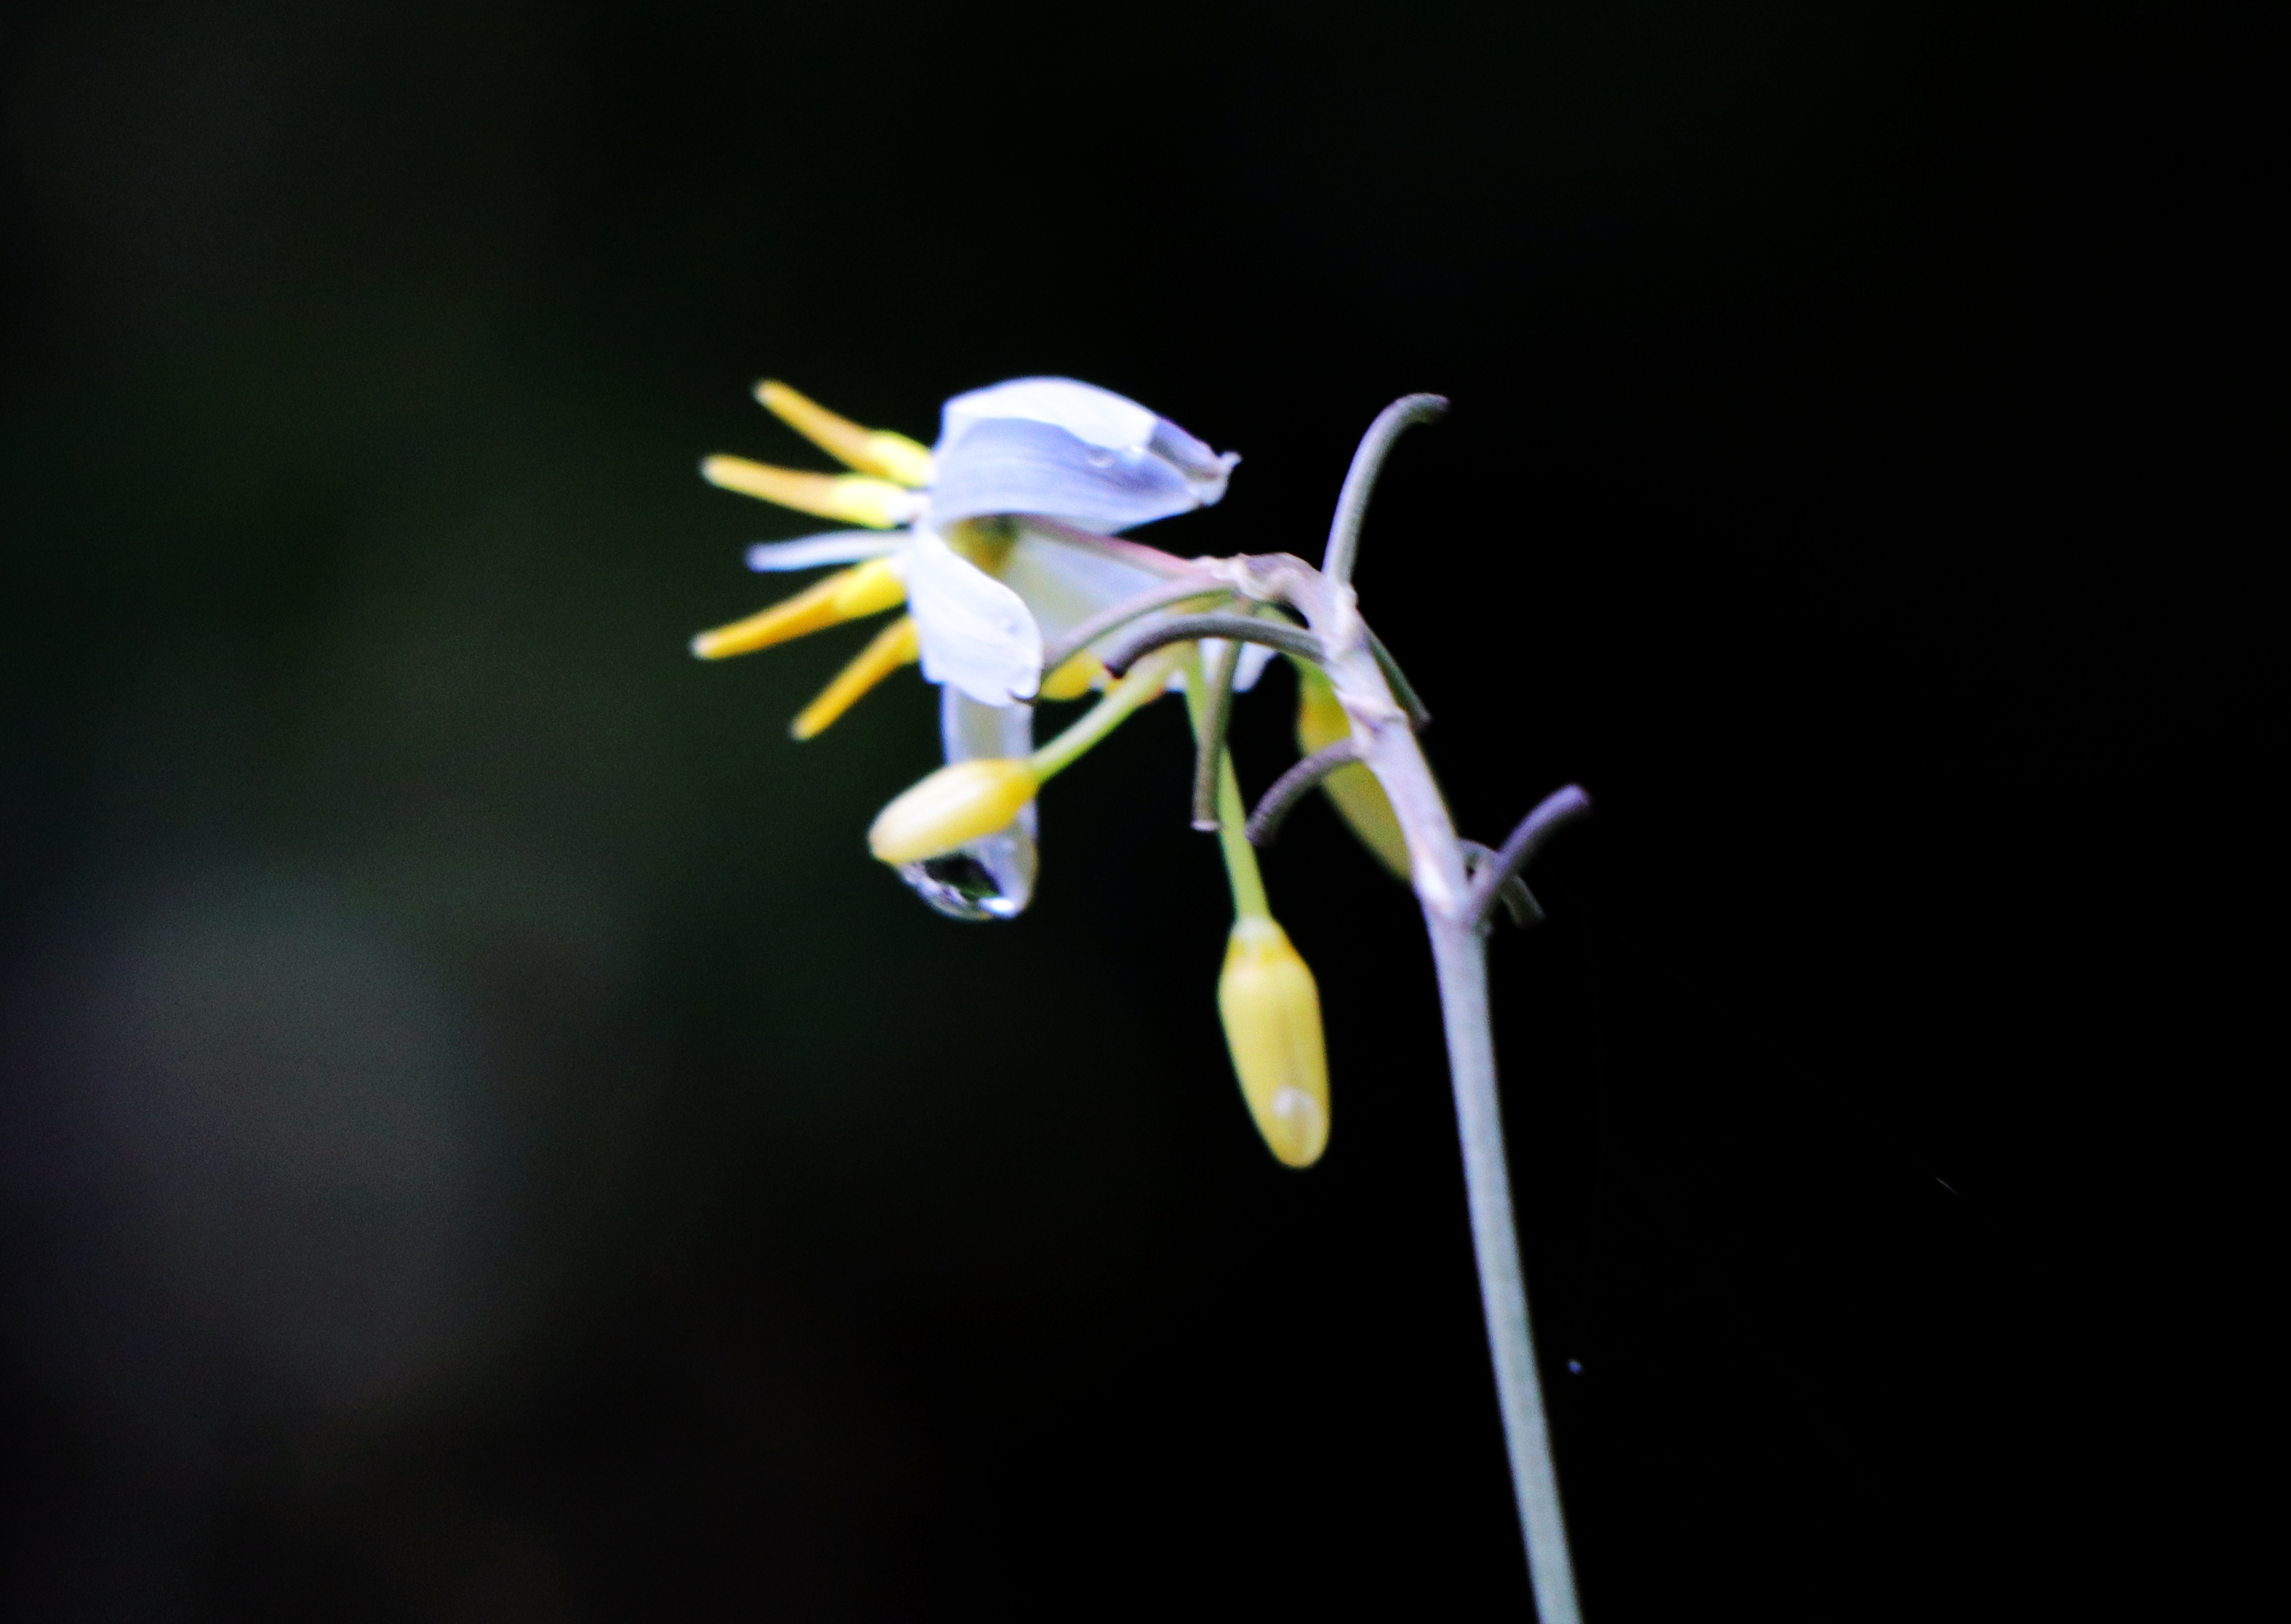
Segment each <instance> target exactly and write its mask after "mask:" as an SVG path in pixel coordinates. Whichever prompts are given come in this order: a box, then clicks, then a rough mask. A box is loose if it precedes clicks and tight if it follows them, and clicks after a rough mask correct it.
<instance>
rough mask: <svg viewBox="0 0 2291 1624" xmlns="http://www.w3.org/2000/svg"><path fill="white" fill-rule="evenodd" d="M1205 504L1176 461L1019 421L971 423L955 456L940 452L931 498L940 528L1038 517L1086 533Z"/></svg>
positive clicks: (999, 419) (1124, 526)
mask: <svg viewBox="0 0 2291 1624" xmlns="http://www.w3.org/2000/svg"><path fill="white" fill-rule="evenodd" d="M1218 494H1223V492H1222V489H1220V491H1219V493H1218ZM1204 500H1205V498H1204V497H1203V496H1202V494H1200V493H1199V492H1198V491H1196V489H1195V488H1194V482H1193V481H1191V480H1189V479H1188V478H1186V475H1185V474H1184V473H1183V472H1181V471H1180V470H1178V467H1177V466H1176V465H1175V464H1174V463H1171V462H1168V461H1167V460H1165V459H1163V458H1162V457H1160V456H1157V455H1156V454H1154V453H1153V452H1151V451H1143V450H1139V451H1115V450H1109V449H1107V448H1105V447H1104V446H1093V445H1091V444H1090V443H1089V442H1088V441H1087V440H1083V439H1079V438H1076V437H1074V436H1073V435H1072V434H1069V433H1068V432H1067V431H1066V430H1064V429H1061V428H1059V427H1058V426H1057V424H1055V423H1045V422H1033V421H1031V420H1029V419H1026V418H1023V417H997V418H993V419H990V420H989V421H987V422H982V423H977V424H974V425H973V426H972V427H971V429H970V430H969V432H968V433H966V434H965V435H964V436H963V437H962V440H961V444H960V445H958V446H956V447H955V448H954V449H953V450H952V451H949V452H943V453H941V454H939V456H938V478H937V481H936V484H934V485H933V486H931V496H930V503H931V518H932V520H933V522H934V523H936V524H940V525H949V524H953V523H955V522H957V521H958V520H961V519H979V518H984V517H985V516H986V515H989V514H995V513H1041V514H1046V515H1048V516H1049V517H1050V518H1053V519H1065V520H1066V521H1068V522H1069V523H1071V524H1074V525H1078V526H1080V527H1082V528H1083V529H1086V530H1126V529H1128V528H1129V527H1131V526H1132V525H1142V524H1145V523H1147V522H1149V521H1151V520H1153V519H1167V518H1169V517H1170V515H1171V514H1173V513H1184V512H1186V511H1190V510H1192V509H1194V508H1197V507H1199V506H1201V505H1202V502H1203V501H1204ZM1208 500H1214V498H1208Z"/></svg>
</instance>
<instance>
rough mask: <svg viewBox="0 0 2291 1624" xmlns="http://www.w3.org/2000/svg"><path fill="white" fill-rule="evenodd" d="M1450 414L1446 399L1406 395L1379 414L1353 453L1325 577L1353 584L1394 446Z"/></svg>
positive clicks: (1323, 568)
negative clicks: (1371, 505)
mask: <svg viewBox="0 0 2291 1624" xmlns="http://www.w3.org/2000/svg"><path fill="white" fill-rule="evenodd" d="M1447 410H1448V402H1447V400H1446V398H1444V397H1442V396H1439V395H1403V396H1402V397H1401V398H1399V399H1397V400H1395V401H1394V402H1393V403H1392V404H1391V405H1390V406H1387V407H1385V408H1384V410H1383V411H1381V412H1379V413H1378V414H1376V421H1375V422H1372V423H1371V424H1369V426H1368V432H1367V433H1366V434H1363V435H1362V436H1361V443H1360V448H1359V449H1358V450H1356V451H1355V452H1354V453H1353V465H1352V467H1351V468H1350V469H1349V470H1346V474H1345V488H1344V489H1343V490H1341V491H1339V492H1338V494H1337V516H1336V518H1335V519H1332V520H1331V521H1330V525H1329V551H1327V552H1326V553H1325V554H1323V555H1322V559H1321V573H1322V575H1326V576H1328V577H1329V579H1330V580H1331V581H1334V582H1336V583H1338V584H1339V585H1348V584H1350V583H1351V581H1352V578H1353V559H1354V557H1355V555H1356V554H1357V553H1358V552H1359V551H1360V528H1361V519H1363V517H1364V516H1365V515H1366V514H1367V512H1368V499H1369V494H1370V493H1371V492H1372V491H1373V490H1375V489H1376V479H1377V476H1378V475H1379V474H1380V473H1382V472H1383V471H1384V459H1385V458H1386V457H1387V455H1389V454H1391V451H1392V442H1393V441H1395V440H1396V439H1398V438H1400V437H1401V435H1402V434H1403V433H1404V432H1405V431H1406V430H1407V429H1408V427H1409V425H1410V424H1411V423H1428V422H1432V421H1434V420H1435V418H1438V417H1441V416H1443V415H1444V414H1446V412H1447Z"/></svg>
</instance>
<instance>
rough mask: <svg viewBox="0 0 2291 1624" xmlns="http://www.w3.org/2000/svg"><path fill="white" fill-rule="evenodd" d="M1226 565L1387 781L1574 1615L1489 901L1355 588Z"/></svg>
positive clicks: (1497, 1300) (1508, 1383)
mask: <svg viewBox="0 0 2291 1624" xmlns="http://www.w3.org/2000/svg"><path fill="white" fill-rule="evenodd" d="M1381 421H1382V420H1381V419H1379V422H1381ZM1355 466H1356V467H1357V459H1356V460H1355ZM1226 575H1227V576H1228V578H1229V579H1230V580H1231V581H1232V582H1233V583H1234V585H1235V587H1236V588H1237V589H1238V590H1240V591H1242V592H1243V593H1244V595H1246V596H1249V597H1251V598H1255V599H1259V600H1261V601H1279V602H1286V603H1290V604H1293V605H1294V606H1296V607H1297V608H1298V610H1299V611H1300V612H1301V613H1302V614H1303V615H1304V616H1305V619H1306V623H1308V624H1309V625H1310V626H1311V627H1312V629H1313V632H1314V636H1315V637H1316V638H1317V639H1318V640H1319V641H1320V643H1321V645H1322V650H1323V656H1322V669H1323V670H1325V671H1327V673H1328V677H1329V681H1330V686H1331V687H1334V688H1335V689H1336V693H1337V697H1338V700H1339V701H1341V702H1342V703H1343V704H1344V707H1345V714H1346V720H1349V721H1350V722H1351V724H1352V730H1353V733H1352V736H1353V741H1354V742H1355V744H1357V745H1358V746H1359V748H1360V752H1361V760H1362V762H1363V765H1365V766H1366V767H1367V768H1369V769H1370V770H1371V772H1373V773H1374V774H1375V775H1376V777H1377V782H1378V783H1379V784H1381V785H1382V786H1383V789H1384V792H1385V798H1386V799H1387V800H1389V801H1390V802H1391V803H1392V810H1393V816H1395V817H1396V818H1398V819H1399V820H1400V827H1401V832H1402V833H1403V834H1404V835H1405V836H1406V837H1407V840H1408V859H1409V878H1410V881H1411V884H1412V885H1413V886H1414V887H1415V889H1416V896H1417V901H1418V902H1419V904H1421V905H1422V908H1423V911H1424V925H1425V929H1426V930H1427V932H1428V933H1429V934H1430V936H1431V938H1432V961H1433V964H1434V966H1435V968H1436V969H1437V970H1438V971H1439V976H1440V1009H1441V1015H1442V1017H1443V1021H1444V1023H1445V1025H1446V1027H1447V1033H1448V1065H1449V1073H1450V1076H1451V1080H1452V1081H1453V1085H1454V1089H1455V1096H1456V1129H1457V1134H1458V1137H1459V1139H1460V1141H1461V1143H1462V1147H1463V1156H1464V1190H1465V1195H1466V1198H1467V1204H1468V1206H1469V1208H1470V1210H1471V1220H1472V1250H1473V1252H1474V1254H1475V1257H1476V1258H1477V1259H1478V1263H1479V1271H1480V1298H1481V1304H1482V1307H1483V1311H1484V1313H1485V1314H1486V1318H1487V1328H1488V1351H1489V1353H1490V1355H1491V1358H1492V1360H1493V1363H1494V1365H1495V1378H1496V1394H1497V1398H1498V1400H1499V1403H1500V1405H1501V1408H1502V1411H1503V1426H1504V1443H1505V1447H1506V1449H1507V1452H1508V1453H1509V1455H1510V1458H1511V1473H1512V1488H1513V1491H1514V1494H1515V1497H1516V1499H1517V1501H1518V1506H1519V1520H1520V1532H1521V1533H1522V1535H1523V1538H1524V1540H1525V1543H1526V1546H1527V1558H1528V1578H1529V1581H1530V1582H1531V1584H1532V1585H1533V1586H1534V1588H1535V1605H1536V1612H1537V1613H1538V1614H1539V1616H1540V1618H1541V1620H1542V1624H1581V1619H1582V1612H1581V1611H1580V1608H1579V1606H1578V1605H1577V1603H1576V1598H1575V1570H1574V1564H1573V1562H1572V1559H1571V1557H1570V1556H1569V1555H1568V1550H1567V1525H1566V1523H1565V1520H1564V1517H1563V1516H1562V1515H1561V1512H1560V1505H1559V1478H1558V1473H1557V1470H1556V1469H1555V1467H1554V1466H1553V1464H1552V1458H1551V1431H1550V1427H1549V1425H1548V1423H1547V1421H1546V1419H1545V1417H1544V1408H1543V1382H1542V1378H1541V1376H1540V1375H1539V1372H1538V1371H1537V1369H1536V1363H1535V1337H1534V1333H1533V1331H1531V1329H1530V1327H1529V1324H1528V1317H1527V1290H1526V1287H1525V1285H1524V1283H1523V1280H1522V1277H1521V1273H1520V1263H1519V1240H1518V1236H1517V1234H1515V1230H1514V1228H1513V1217H1512V1208H1511V1176H1510V1174H1509V1172H1508V1171H1507V1170H1506V1168H1505V1165H1504V1145H1503V1113H1502V1112H1501V1110H1500V1109H1499V1107H1498V1105H1497V1100H1496V1055H1495V1038H1494V1035H1493V1032H1492V1030H1491V1026H1490V1024H1489V1017H1488V969H1487V957H1486V943H1485V939H1484V938H1483V937H1482V935H1481V933H1480V917H1481V915H1482V914H1483V913H1484V912H1485V909H1484V907H1478V908H1475V905H1474V904H1475V902H1481V901H1483V896H1482V895H1481V894H1480V893H1479V891H1478V888H1477V886H1476V885H1475V883H1474V882H1473V881H1472V880H1467V877H1466V874H1465V867H1464V849H1463V844H1462V842H1461V841H1459V840H1458V839H1457V838H1456V825H1455V823H1454V821H1453V820H1452V819H1451V817H1450V816H1448V807H1447V803H1446V802H1445V801H1444V800H1443V799H1442V798H1441V795H1440V786H1439V784H1438V783H1437V782H1436V781H1435V779H1434V778H1433V776H1432V768H1431V764H1430V763H1429V762H1427V760H1425V759H1424V748H1423V745H1422V744H1420V743H1419V741H1418V739H1417V736H1416V733H1415V730H1414V729H1413V728H1411V727H1410V725H1409V718H1408V714H1407V712H1405V711H1404V710H1403V708H1402V707H1401V705H1400V704H1398V703H1396V702H1395V699H1394V696H1393V693H1392V689H1391V687H1390V685H1389V684H1388V683H1387V680H1386V678H1385V674H1384V671H1383V670H1382V669H1381V667H1380V666H1379V663H1378V661H1377V660H1376V658H1375V656H1374V655H1372V654H1371V651H1370V648H1369V646H1368V637H1367V628H1366V626H1365V625H1363V623H1362V622H1361V619H1360V614H1359V611H1358V609H1357V608H1356V607H1355V600H1354V598H1353V593H1352V591H1351V589H1350V588H1349V587H1347V586H1346V585H1344V584H1343V583H1340V582H1338V581H1335V580H1331V579H1330V577H1329V576H1328V575H1323V574H1322V572H1320V571H1318V570H1315V569H1314V568H1313V567H1311V566H1310V565H1308V564H1306V563H1304V562H1303V561H1302V560H1300V559H1292V558H1289V557H1287V556H1285V555H1280V554H1275V555H1273V556H1270V557H1266V558H1254V559H1234V560H1231V561H1230V562H1229V563H1228V564H1227V566H1226ZM1579 793H1580V792H1579ZM1507 849H1508V848H1507ZM1501 862H1502V859H1501V858H1500V857H1499V858H1498V859H1497V861H1496V862H1494V863H1491V864H1486V865H1484V866H1483V869H1482V871H1481V875H1480V879H1481V880H1483V881H1486V882H1489V885H1490V889H1489V891H1488V893H1486V895H1492V894H1493V890H1494V888H1495V887H1496V886H1499V885H1500V884H1501V883H1502V878H1503V876H1502V875H1501V874H1500V873H1499V872H1497V871H1498V870H1499V866H1500V864H1501Z"/></svg>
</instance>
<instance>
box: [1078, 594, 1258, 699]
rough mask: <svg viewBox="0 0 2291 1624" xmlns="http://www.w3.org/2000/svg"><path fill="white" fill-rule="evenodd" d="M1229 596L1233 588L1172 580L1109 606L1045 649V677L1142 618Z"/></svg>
mask: <svg viewBox="0 0 2291 1624" xmlns="http://www.w3.org/2000/svg"><path fill="white" fill-rule="evenodd" d="M1230 593H1231V589H1230V588H1228V587H1226V586H1223V585H1220V584H1219V583H1217V582H1215V581H1210V580H1206V579H1204V580H1198V581H1173V582H1170V583H1168V584H1167V585H1163V586H1157V587H1153V588H1150V589H1149V590H1147V591H1143V592H1140V593H1138V594H1137V596H1136V597H1134V598H1125V599H1122V600H1121V602H1120V603H1115V604H1108V605H1107V606H1106V607H1105V608H1103V609H1100V610H1099V611H1098V612H1097V614H1095V615H1091V616H1090V617H1089V619H1088V620H1086V621H1083V622H1082V623H1081V624H1080V625H1078V626H1075V627H1073V628H1072V629H1071V630H1069V631H1067V632H1066V634H1065V636H1064V637H1062V638H1060V639H1058V640H1057V642H1055V643H1053V644H1051V645H1050V646H1049V647H1048V648H1047V649H1045V650H1043V652H1042V675H1043V676H1045V677H1047V676H1049V674H1050V673H1051V672H1052V671H1056V670H1057V668H1058V667H1059V666H1061V665H1064V664H1065V663H1066V662H1067V661H1068V660H1071V659H1073V657H1074V655H1078V654H1080V653H1081V651H1082V650H1083V649H1085V648H1087V647H1089V646H1090V645H1091V644H1092V643H1095V642H1096V641H1097V639H1100V638H1102V637H1104V636H1105V634H1106V633H1107V632H1109V631H1118V630H1120V629H1121V627H1123V626H1126V625H1128V624H1129V623H1130V622H1131V621H1133V620H1136V619H1137V617H1138V616H1139V615H1151V614H1152V613H1153V612H1154V610H1156V609H1166V608H1168V607H1170V605H1171V604H1173V603H1183V602H1185V601H1186V599H1189V598H1210V597H1217V598H1223V597H1226V596H1229V595H1230Z"/></svg>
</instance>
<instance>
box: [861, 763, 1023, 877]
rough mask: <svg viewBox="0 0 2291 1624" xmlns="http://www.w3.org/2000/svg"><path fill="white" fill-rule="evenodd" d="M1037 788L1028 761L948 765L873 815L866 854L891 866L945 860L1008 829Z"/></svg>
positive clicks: (868, 832)
mask: <svg viewBox="0 0 2291 1624" xmlns="http://www.w3.org/2000/svg"><path fill="white" fill-rule="evenodd" d="M1040 788H1041V777H1040V776H1038V775H1037V774H1036V773H1035V771H1034V768H1033V763H1032V762H1029V761H1024V760H1017V761H1014V760H1001V759H993V758H984V759H981V760H973V761H953V762H949V763H948V764H947V765H946V766H945V767H942V768H939V769H938V771H936V772H935V773H933V774H932V775H931V776H929V777H928V778H926V779H924V780H923V781H922V782H921V783H920V784H916V785H915V786H914V788H912V789H911V790H909V791H908V792H906V793H905V794H904V795H902V796H900V797H899V798H898V799H897V800H895V801H893V802H892V803H891V804H890V805H889V806H888V807H885V808H883V809H882V811H881V812H880V813H878V814H877V815H876V817H875V823H874V826H873V827H872V828H871V829H869V830H868V831H867V849H868V850H870V851H872V852H873V853H874V854H875V856H877V857H878V858H879V859H880V860H881V861H883V862H885V863H889V864H901V863H920V862H921V861H922V860H923V859H924V858H926V857H936V856H943V855H945V853H947V852H950V851H953V849H954V848H956V847H958V846H961V845H963V844H964V843H966V842H967V841H970V840H977V839H978V838H979V837H980V836H982V835H988V834H993V832H995V831H996V830H998V829H1001V828H1003V827H1005V826H1007V825H1008V824H1009V822H1010V820H1011V819H1013V818H1015V817H1017V816H1018V814H1019V812H1020V811H1021V810H1022V809H1023V808H1025V804H1026V803H1027V802H1028V801H1030V800H1033V799H1034V792H1035V791H1036V790H1038V789H1040Z"/></svg>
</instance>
